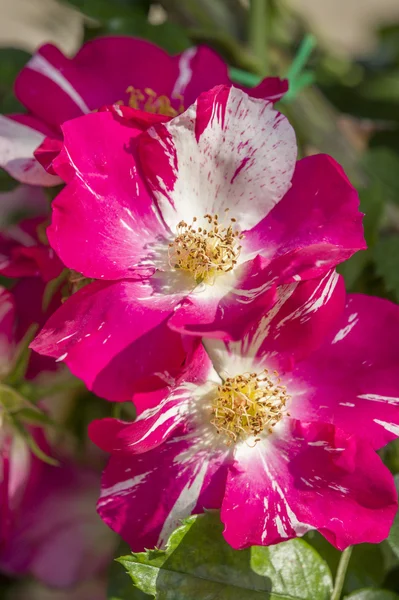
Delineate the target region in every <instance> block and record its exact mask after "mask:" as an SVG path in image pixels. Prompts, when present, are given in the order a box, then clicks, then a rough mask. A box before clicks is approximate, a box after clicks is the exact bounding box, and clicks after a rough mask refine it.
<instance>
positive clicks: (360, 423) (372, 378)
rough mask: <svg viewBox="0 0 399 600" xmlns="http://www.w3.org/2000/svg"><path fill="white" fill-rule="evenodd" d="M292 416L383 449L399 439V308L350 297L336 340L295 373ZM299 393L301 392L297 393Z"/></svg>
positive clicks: (332, 337)
mask: <svg viewBox="0 0 399 600" xmlns="http://www.w3.org/2000/svg"><path fill="white" fill-rule="evenodd" d="M291 377H292V382H291V384H290V385H291V386H292V390H293V394H294V397H293V402H292V405H291V407H290V412H291V413H292V414H293V415H294V416H295V417H296V418H300V419H302V420H307V421H315V420H317V421H322V422H325V423H333V424H335V425H336V426H337V427H339V428H341V429H343V430H345V431H348V432H349V433H353V434H355V435H357V436H358V437H362V438H365V439H367V440H368V441H369V442H370V443H371V444H372V445H373V446H374V448H380V447H381V446H384V445H385V444H387V443H388V442H389V441H391V440H393V439H395V438H397V437H398V436H399V392H398V390H399V307H398V306H397V305H396V304H393V303H392V302H389V301H388V300H383V299H382V298H373V297H371V296H363V295H361V294H351V295H349V296H348V298H347V303H346V308H345V312H344V314H343V315H342V317H341V319H340V320H339V321H338V322H337V323H336V324H335V326H334V329H333V331H332V332H331V334H330V336H329V337H328V339H327V340H326V342H325V343H324V344H323V346H322V347H321V348H320V351H319V352H317V353H314V354H313V355H312V356H310V357H309V358H308V359H307V360H306V361H304V362H302V363H300V364H298V365H297V367H296V368H295V369H294V371H293V372H292V374H291ZM295 392H296V393H295Z"/></svg>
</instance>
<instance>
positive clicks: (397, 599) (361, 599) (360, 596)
mask: <svg viewBox="0 0 399 600" xmlns="http://www.w3.org/2000/svg"><path fill="white" fill-rule="evenodd" d="M345 600H399V596H398V595H397V594H395V593H394V592H390V591H389V590H381V589H379V590H376V589H365V590H358V591H357V592H354V593H353V594H350V595H349V596H345Z"/></svg>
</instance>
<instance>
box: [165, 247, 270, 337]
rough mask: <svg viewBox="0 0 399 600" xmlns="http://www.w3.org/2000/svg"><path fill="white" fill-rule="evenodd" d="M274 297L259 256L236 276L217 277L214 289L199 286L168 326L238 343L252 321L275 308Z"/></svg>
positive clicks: (176, 312)
mask: <svg viewBox="0 0 399 600" xmlns="http://www.w3.org/2000/svg"><path fill="white" fill-rule="evenodd" d="M265 279H266V280H265ZM275 296H276V292H275V288H274V286H271V285H270V281H269V280H268V277H267V275H266V276H265V270H263V271H262V267H261V259H260V257H257V258H255V259H254V260H251V261H247V262H246V263H244V264H242V265H240V266H238V267H237V268H236V269H235V271H234V274H233V273H231V274H227V275H226V276H221V277H219V278H217V279H216V281H215V283H214V285H213V286H198V287H197V288H196V289H195V290H194V291H193V292H192V293H191V294H190V295H189V296H188V297H187V298H186V299H185V300H184V301H183V302H182V303H181V304H180V305H179V306H178V307H177V309H176V310H175V312H174V313H173V315H172V317H171V318H170V319H169V327H171V328H172V329H175V330H176V331H180V332H181V333H185V334H191V335H203V336H206V337H207V338H209V337H217V338H220V337H223V338H226V339H234V340H237V339H240V338H241V337H242V335H243V333H244V332H245V330H246V329H247V327H248V323H249V322H251V321H255V320H257V319H259V318H261V316H262V315H263V314H264V313H265V312H266V311H267V310H268V309H269V308H270V307H271V306H272V305H273V303H274V301H275Z"/></svg>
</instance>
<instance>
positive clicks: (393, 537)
mask: <svg viewBox="0 0 399 600" xmlns="http://www.w3.org/2000/svg"><path fill="white" fill-rule="evenodd" d="M395 486H396V491H397V492H398V493H399V475H395ZM388 544H389V545H390V547H391V548H392V550H393V552H394V553H395V554H396V556H397V557H398V558H399V513H396V517H395V520H394V522H393V525H392V527H391V531H390V533H389V537H388Z"/></svg>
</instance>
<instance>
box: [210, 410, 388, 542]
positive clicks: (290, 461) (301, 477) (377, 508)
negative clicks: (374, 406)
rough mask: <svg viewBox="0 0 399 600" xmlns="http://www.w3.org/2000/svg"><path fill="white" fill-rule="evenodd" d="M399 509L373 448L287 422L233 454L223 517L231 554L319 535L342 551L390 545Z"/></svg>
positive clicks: (330, 430)
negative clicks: (316, 532) (386, 541)
mask: <svg viewBox="0 0 399 600" xmlns="http://www.w3.org/2000/svg"><path fill="white" fill-rule="evenodd" d="M396 510H397V494H396V490H395V486H394V482H393V477H392V475H391V474H390V472H389V471H388V469H387V468H386V467H385V466H384V464H383V463H382V461H381V459H380V458H379V457H378V456H377V454H376V453H375V452H374V450H373V449H372V448H371V446H369V445H368V444H367V443H366V442H364V441H361V440H358V439H356V438H355V437H350V436H348V435H347V434H346V433H344V432H342V431H340V430H336V429H335V428H334V427H333V426H331V425H323V424H304V423H300V422H299V421H293V420H291V419H287V420H286V422H285V425H283V426H282V427H281V428H280V430H279V431H277V427H276V428H275V432H274V433H273V434H271V436H270V437H269V438H267V440H266V441H265V442H259V443H258V444H257V445H256V446H255V447H254V448H248V447H247V448H245V447H244V446H243V447H242V449H241V451H240V452H239V453H238V454H237V455H236V463H235V464H234V465H233V466H232V467H230V469H229V475H228V478H227V484H226V494H225V497H224V500H223V506H222V512H221V518H222V521H223V522H224V524H225V532H224V536H225V538H226V540H227V542H228V543H229V544H231V545H232V546H233V548H246V547H248V546H252V545H269V544H275V543H278V542H280V541H283V540H285V539H289V538H292V537H295V536H297V535H303V534H304V533H305V532H306V531H308V530H309V529H310V528H315V529H318V530H319V531H320V533H322V535H324V537H326V538H327V540H328V541H329V542H330V543H331V544H333V545H334V546H336V547H337V548H338V549H340V550H343V549H344V548H346V547H347V546H349V545H352V544H359V543H364V542H369V543H378V542H381V541H382V540H383V539H385V538H386V537H387V536H388V533H389V530H390V527H391V525H392V521H393V518H394V516H395V514H396Z"/></svg>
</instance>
